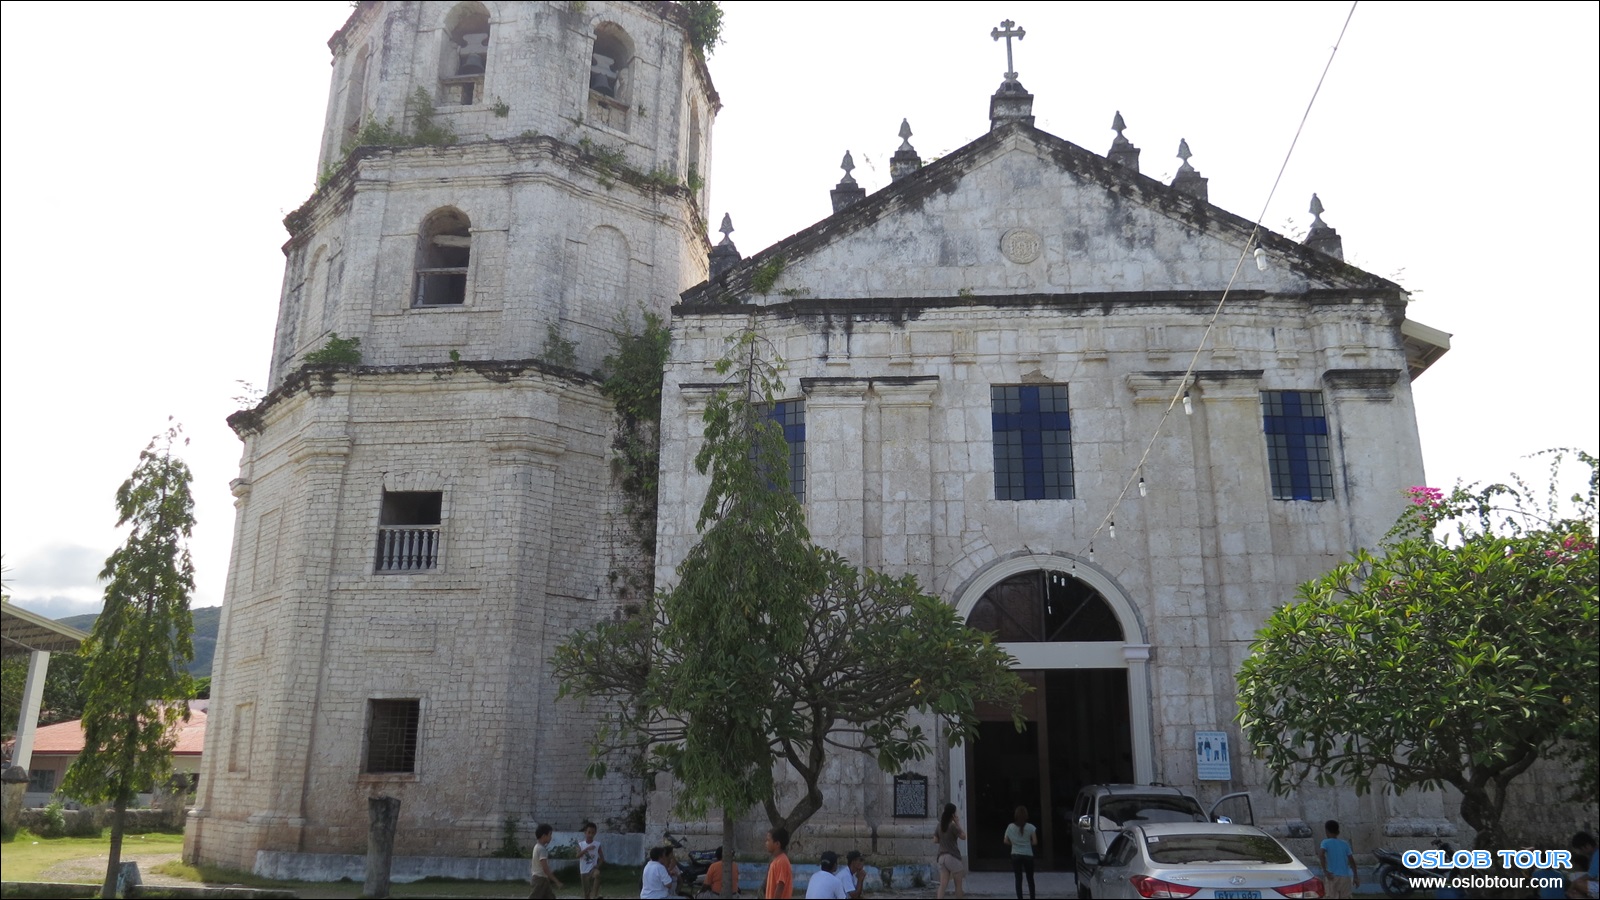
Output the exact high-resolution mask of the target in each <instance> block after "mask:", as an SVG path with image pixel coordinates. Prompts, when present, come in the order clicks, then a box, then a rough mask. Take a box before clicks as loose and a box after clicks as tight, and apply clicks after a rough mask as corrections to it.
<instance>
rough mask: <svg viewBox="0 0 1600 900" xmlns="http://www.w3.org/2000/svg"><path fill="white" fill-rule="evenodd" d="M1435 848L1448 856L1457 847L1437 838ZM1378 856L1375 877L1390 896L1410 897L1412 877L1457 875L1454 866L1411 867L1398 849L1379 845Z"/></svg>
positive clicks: (1434, 843) (1434, 842) (1384, 891)
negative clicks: (1441, 867) (1435, 867)
mask: <svg viewBox="0 0 1600 900" xmlns="http://www.w3.org/2000/svg"><path fill="white" fill-rule="evenodd" d="M1433 847H1434V849H1435V850H1443V851H1444V852H1445V855H1446V856H1447V857H1448V856H1449V855H1450V854H1453V853H1455V848H1454V847H1451V846H1450V845H1449V844H1447V843H1445V842H1444V841H1441V840H1439V839H1437V838H1435V839H1434V841H1433ZM1373 855H1374V856H1376V857H1377V858H1378V868H1377V871H1376V873H1375V875H1374V877H1375V878H1376V879H1377V881H1378V887H1380V888H1383V893H1384V894H1385V895H1387V896H1390V897H1408V896H1410V895H1411V893H1412V891H1413V888H1412V887H1411V879H1413V878H1451V877H1453V876H1454V875H1455V873H1456V870H1455V869H1454V868H1449V869H1411V868H1407V867H1406V864H1405V863H1404V862H1403V861H1402V860H1403V854H1402V853H1401V851H1398V850H1390V849H1388V848H1385V847H1379V848H1378V850H1377V852H1376V853H1374V854H1373Z"/></svg>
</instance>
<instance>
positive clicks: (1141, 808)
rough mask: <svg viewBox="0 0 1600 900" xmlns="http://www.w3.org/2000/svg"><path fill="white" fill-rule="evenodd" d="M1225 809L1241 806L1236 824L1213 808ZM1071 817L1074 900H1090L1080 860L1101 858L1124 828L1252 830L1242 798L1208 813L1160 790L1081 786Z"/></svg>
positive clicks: (1187, 798) (1228, 799)
mask: <svg viewBox="0 0 1600 900" xmlns="http://www.w3.org/2000/svg"><path fill="white" fill-rule="evenodd" d="M1224 804H1232V805H1242V815H1240V816H1239V817H1238V818H1227V817H1224V816H1221V815H1218V813H1217V809H1218V807H1221V806H1223V805H1224ZM1072 817H1073V827H1072V861H1073V866H1074V868H1075V869H1076V871H1077V874H1078V896H1079V897H1083V898H1087V897H1089V888H1088V885H1089V877H1090V874H1091V873H1090V871H1089V869H1088V867H1087V866H1085V865H1084V863H1083V858H1084V856H1085V855H1087V854H1090V853H1093V854H1095V855H1097V856H1101V857H1104V856H1105V853H1106V848H1107V847H1108V846H1109V845H1110V843H1111V842H1112V841H1114V840H1116V838H1117V835H1118V834H1120V833H1121V832H1122V829H1123V827H1124V826H1126V825H1145V824H1149V823H1152V822H1210V821H1218V822H1237V824H1240V825H1254V824H1255V822H1254V816H1253V815H1252V814H1251V810H1250V795H1249V794H1247V793H1236V794H1228V795H1227V796H1225V797H1223V798H1222V799H1220V800H1218V801H1217V802H1216V803H1214V804H1212V806H1211V809H1210V810H1209V811H1207V810H1205V809H1202V808H1201V806H1200V801H1199V800H1196V799H1195V798H1194V795H1192V794H1189V793H1187V792H1185V791H1183V790H1181V789H1179V788H1175V787H1167V786H1166V785H1164V784H1090V785H1085V786H1084V788H1083V789H1082V790H1080V791H1078V799H1077V801H1076V802H1075V803H1074V804H1073V807H1072ZM1240 819H1243V820H1244V821H1240Z"/></svg>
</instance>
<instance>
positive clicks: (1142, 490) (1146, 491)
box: [1139, 475, 1150, 497]
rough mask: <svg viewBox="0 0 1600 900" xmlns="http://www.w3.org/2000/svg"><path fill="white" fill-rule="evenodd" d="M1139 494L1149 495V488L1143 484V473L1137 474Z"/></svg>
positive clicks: (1142, 495)
mask: <svg viewBox="0 0 1600 900" xmlns="http://www.w3.org/2000/svg"><path fill="white" fill-rule="evenodd" d="M1139 496H1141V497H1148V496H1150V489H1149V488H1147V487H1145V486H1144V476H1143V475H1140V476H1139Z"/></svg>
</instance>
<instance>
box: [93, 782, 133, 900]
mask: <svg viewBox="0 0 1600 900" xmlns="http://www.w3.org/2000/svg"><path fill="white" fill-rule="evenodd" d="M127 811H128V798H127V797H126V796H120V797H118V798H117V802H116V805H115V806H113V807H112V812H111V855H110V856H109V857H108V858H107V859H106V880H105V883H104V884H102V885H100V897H101V900H112V898H114V897H116V896H117V870H118V869H119V868H121V866H122V819H123V813H125V812H127Z"/></svg>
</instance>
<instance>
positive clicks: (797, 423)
mask: <svg viewBox="0 0 1600 900" xmlns="http://www.w3.org/2000/svg"><path fill="white" fill-rule="evenodd" d="M767 418H769V419H771V420H772V421H774V422H777V423H778V425H779V427H781V428H782V429H783V440H784V443H786V444H788V445H789V490H791V491H793V492H794V496H795V499H797V500H799V501H800V502H802V503H804V502H805V499H806V402H805V401H804V400H783V401H780V402H778V403H774V404H772V409H771V411H769V412H768V413H767Z"/></svg>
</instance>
